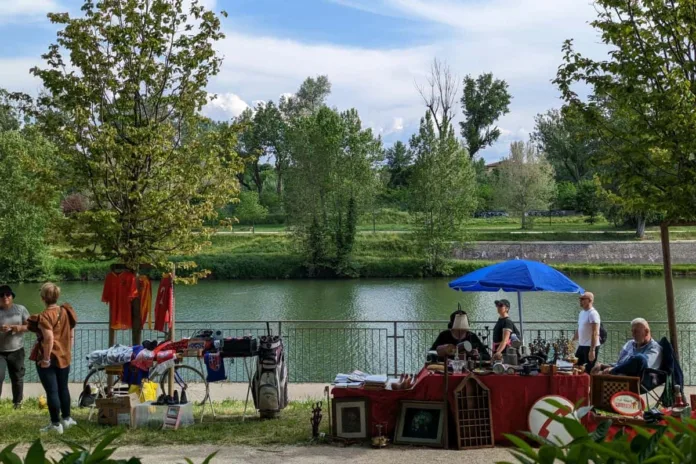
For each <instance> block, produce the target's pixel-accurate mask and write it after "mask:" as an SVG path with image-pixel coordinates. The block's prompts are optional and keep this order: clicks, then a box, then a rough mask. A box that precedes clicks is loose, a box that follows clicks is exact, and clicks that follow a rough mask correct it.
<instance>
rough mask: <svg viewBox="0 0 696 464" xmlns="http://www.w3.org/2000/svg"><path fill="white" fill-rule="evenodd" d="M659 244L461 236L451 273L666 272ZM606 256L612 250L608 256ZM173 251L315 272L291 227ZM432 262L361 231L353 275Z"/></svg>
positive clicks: (67, 270) (279, 270)
mask: <svg viewBox="0 0 696 464" xmlns="http://www.w3.org/2000/svg"><path fill="white" fill-rule="evenodd" d="M598 243H601V244H602V245H601V247H604V249H606V250H607V252H606V253H604V254H603V252H602V251H601V250H602V248H601V247H600V248H597V246H598ZM655 246H657V247H658V249H659V243H655V242H592V243H585V242H525V243H504V242H495V243H484V242H479V243H473V244H461V245H457V246H455V247H454V248H453V258H452V259H451V260H449V263H448V264H449V269H447V271H446V272H445V276H446V277H447V276H459V275H462V274H465V273H467V272H470V271H473V270H475V269H479V268H481V267H484V266H487V265H489V264H491V263H493V262H495V261H499V260H503V259H512V258H515V257H519V258H528V259H537V260H542V259H544V260H546V261H547V262H549V263H552V264H553V265H554V267H556V268H557V269H559V270H561V271H563V272H566V273H568V274H572V275H605V274H606V275H627V276H658V275H662V265H661V256H660V259H659V261H656V259H657V258H656V255H655V252H654V249H655ZM673 247H674V248H673V251H672V254H673V256H674V257H675V260H679V261H677V262H679V263H680V264H677V265H676V266H675V273H676V274H677V275H691V276H693V275H696V242H675V243H674V244H673ZM682 248H684V250H682ZM569 250H574V251H573V252H571V251H569ZM583 250H584V251H583ZM609 251H611V253H609ZM603 256H606V261H604V262H603V261H602V257H603ZM690 256H694V257H695V258H690ZM622 257H623V258H622ZM627 257H630V259H629V258H627ZM173 259H174V261H180V260H186V261H188V260H193V261H195V262H196V263H197V264H198V266H199V268H200V269H208V270H210V271H211V276H210V277H209V278H211V279H221V280H222V279H301V278H307V277H309V275H308V271H307V269H306V267H305V266H304V264H303V260H302V258H301V256H300V255H299V253H297V252H296V251H295V246H294V243H293V241H292V238H291V237H290V236H287V235H264V234H256V235H251V234H246V235H220V236H215V237H213V240H212V244H211V246H210V247H208V248H206V249H205V251H204V252H203V253H201V254H198V255H195V256H182V257H175V258H173ZM689 260H690V261H689ZM424 264H425V263H424V260H423V259H421V258H420V257H418V253H417V250H416V247H415V244H414V243H413V241H412V240H411V238H410V237H409V235H408V234H374V235H373V234H360V235H358V237H357V240H356V247H355V252H354V258H353V262H352V270H351V272H350V275H348V276H346V277H352V278H361V277H363V278H380V277H383V278H395V277H404V278H421V277H429V275H427V273H425V272H424ZM109 265H110V263H108V262H89V261H83V260H74V259H69V258H66V257H61V256H60V255H58V256H57V257H56V259H55V262H54V264H53V272H52V274H53V275H52V276H51V278H53V279H55V280H101V279H103V278H104V276H105V275H106V273H107V272H108V271H109Z"/></svg>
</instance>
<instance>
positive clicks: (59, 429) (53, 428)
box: [40, 424, 63, 435]
mask: <svg viewBox="0 0 696 464" xmlns="http://www.w3.org/2000/svg"><path fill="white" fill-rule="evenodd" d="M40 431H41V433H51V432H56V433H57V434H58V435H63V424H48V425H47V426H46V427H43V428H42V429H41V430H40Z"/></svg>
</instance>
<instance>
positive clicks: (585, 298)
mask: <svg viewBox="0 0 696 464" xmlns="http://www.w3.org/2000/svg"><path fill="white" fill-rule="evenodd" d="M589 299H590V298H587V297H582V298H580V301H582V300H589Z"/></svg>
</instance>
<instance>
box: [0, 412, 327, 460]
mask: <svg viewBox="0 0 696 464" xmlns="http://www.w3.org/2000/svg"><path fill="white" fill-rule="evenodd" d="M213 404H214V405H215V412H216V413H217V418H215V419H213V418H212V416H211V415H210V414H209V411H207V412H206V415H205V418H204V421H203V423H199V422H196V424H194V425H191V426H189V427H186V428H185V429H179V430H151V429H135V430H131V429H127V430H126V429H123V428H122V427H121V428H113V427H105V426H100V425H97V423H96V422H94V421H93V422H88V421H87V416H88V414H89V409H73V417H74V418H75V420H77V422H78V424H79V425H80V426H81V427H82V428H83V429H84V431H81V430H79V429H76V428H71V429H70V430H67V431H66V432H65V434H63V435H62V436H59V435H54V434H47V435H45V436H42V437H41V441H42V443H43V444H44V445H57V444H63V441H62V440H63V439H65V440H69V441H72V442H76V443H80V444H82V445H84V446H87V445H88V444H87V443H85V439H84V437H85V431H86V432H87V433H88V434H90V435H92V436H97V435H99V434H101V433H104V432H109V431H113V430H122V431H123V430H125V433H123V434H122V435H120V436H119V437H118V439H117V440H116V441H115V442H114V444H115V445H117V446H168V445H203V444H210V445H220V446H230V445H247V446H271V445H302V444H309V443H310V440H311V435H312V427H311V425H310V423H309V419H310V417H311V416H312V405H313V403H312V402H311V401H292V402H290V404H289V405H288V407H287V408H286V409H284V410H283V412H282V413H281V415H280V418H279V419H275V420H261V419H259V418H258V417H255V416H252V417H249V416H248V415H247V419H246V420H245V421H244V422H242V412H243V410H244V402H243V401H222V402H215V403H213ZM324 411H326V404H324ZM196 417H199V415H198V413H197V412H196ZM47 423H48V412H47V411H45V410H40V409H39V408H38V404H37V401H36V400H35V399H30V400H27V401H25V403H24V407H23V408H22V409H21V410H20V411H15V410H14V409H12V402H11V401H7V400H3V401H0V437H2V438H1V439H0V440H1V441H2V442H3V443H17V442H19V443H23V444H29V443H32V442H34V440H36V438H37V437H38V436H39V429H40V428H41V427H43V426H44V425H46V424H47ZM328 428H329V426H328V415H327V414H326V413H324V420H323V421H322V423H321V430H320V431H321V432H325V433H327V434H328ZM0 462H2V463H3V464H4V462H3V461H2V460H1V459H0Z"/></svg>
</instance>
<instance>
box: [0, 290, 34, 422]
mask: <svg viewBox="0 0 696 464" xmlns="http://www.w3.org/2000/svg"><path fill="white" fill-rule="evenodd" d="M14 298H15V294H14V292H13V291H12V289H11V288H10V287H9V286H7V285H3V286H0V395H2V385H3V383H4V382H5V371H9V373H10V381H11V382H12V403H13V404H14V407H15V409H19V408H20V407H21V406H22V400H23V399H24V332H26V331H27V319H29V311H27V308H25V307H24V306H21V305H18V304H15V302H14Z"/></svg>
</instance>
